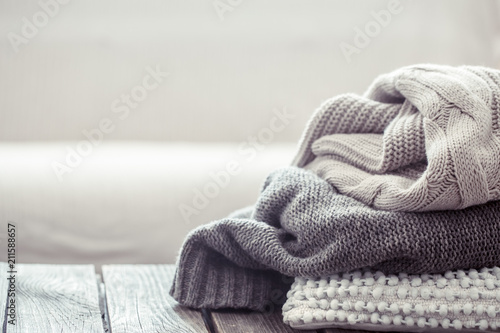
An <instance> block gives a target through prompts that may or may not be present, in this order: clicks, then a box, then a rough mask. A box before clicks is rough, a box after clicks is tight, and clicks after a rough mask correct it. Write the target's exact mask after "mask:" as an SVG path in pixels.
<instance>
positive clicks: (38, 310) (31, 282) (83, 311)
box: [6, 264, 103, 333]
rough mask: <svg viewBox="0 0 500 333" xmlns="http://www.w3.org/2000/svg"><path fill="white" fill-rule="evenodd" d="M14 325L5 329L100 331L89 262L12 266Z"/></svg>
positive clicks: (97, 307) (20, 330) (100, 332)
mask: <svg viewBox="0 0 500 333" xmlns="http://www.w3.org/2000/svg"><path fill="white" fill-rule="evenodd" d="M16 270H17V274H16V317H17V320H16V325H10V324H7V325H6V326H7V332H23V333H24V332H26V333H38V332H40V333H49V332H89V333H94V332H95V333H97V332H99V333H102V332H103V327H102V321H101V312H100V310H99V299H98V292H97V284H96V278H95V271H94V266H93V265H39V264H30V265H28V264H19V265H17V266H16Z"/></svg>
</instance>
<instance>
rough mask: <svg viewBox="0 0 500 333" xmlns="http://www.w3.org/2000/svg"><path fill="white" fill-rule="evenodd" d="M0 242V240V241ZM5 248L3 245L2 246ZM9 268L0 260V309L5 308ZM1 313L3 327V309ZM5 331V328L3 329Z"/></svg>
mask: <svg viewBox="0 0 500 333" xmlns="http://www.w3.org/2000/svg"><path fill="white" fill-rule="evenodd" d="M0 244H2V242H0ZM4 248H5V246H4ZM8 270H9V268H8V265H7V263H5V262H0V271H1V272H2V273H1V274H0V309H2V310H5V307H6V303H7V290H8V289H9V280H7V278H8V277H9V276H10V274H8V273H7V271H8ZM0 314H1V318H2V320H1V322H2V327H4V325H5V324H6V323H5V315H4V312H3V311H0ZM3 331H5V330H3Z"/></svg>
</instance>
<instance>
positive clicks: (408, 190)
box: [293, 65, 500, 211]
mask: <svg viewBox="0 0 500 333" xmlns="http://www.w3.org/2000/svg"><path fill="white" fill-rule="evenodd" d="M499 109H500V71H498V70H494V69H490V68H485V67H475V66H461V67H449V66H440V65H415V66H409V67H403V68H401V69H398V70H396V71H394V72H391V73H388V74H385V75H381V76H380V77H378V78H377V79H376V80H375V81H374V82H373V84H372V85H371V86H370V87H369V88H368V90H367V92H366V93H365V94H364V95H363V96H357V95H354V94H346V95H340V96H337V97H335V98H332V99H331V100H329V101H327V102H326V103H324V104H323V105H322V106H321V107H320V108H319V109H318V110H317V111H316V113H315V114H314V115H313V117H312V119H311V120H310V122H309V124H308V125H307V127H306V130H305V132H304V134H303V136H302V139H301V143H300V145H299V151H298V153H297V155H296V157H295V159H294V161H293V165H295V166H298V167H305V168H307V169H309V170H312V171H314V172H315V173H317V174H318V175H319V176H320V177H322V178H323V179H326V180H328V182H329V183H330V184H332V185H333V186H335V187H336V188H337V189H338V190H339V191H340V193H342V194H345V195H348V196H350V197H353V198H355V199H357V200H360V201H362V202H364V203H366V204H367V205H370V206H373V207H375V208H378V209H384V210H390V211H438V210H456V209H463V208H466V207H470V206H474V205H479V204H483V203H486V202H488V201H494V200H499V199H500V168H499V165H500V123H499V114H500V110H499ZM422 165H425V168H422Z"/></svg>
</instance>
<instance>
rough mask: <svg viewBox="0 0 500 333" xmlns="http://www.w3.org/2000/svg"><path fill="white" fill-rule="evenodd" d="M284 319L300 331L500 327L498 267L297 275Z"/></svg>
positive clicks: (429, 329)
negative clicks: (332, 328) (429, 272)
mask: <svg viewBox="0 0 500 333" xmlns="http://www.w3.org/2000/svg"><path fill="white" fill-rule="evenodd" d="M283 318H284V322H285V323H287V324H289V325H290V326H292V327H294V328H299V329H314V328H327V327H344V328H353V329H365V330H375V331H406V332H408V331H409V332H419V331H420V332H421V331H423V330H425V331H426V332H432V331H433V330H436V331H440V330H441V331H442V330H443V329H445V330H464V331H468V330H471V331H477V330H482V331H486V330H487V331H495V330H500V268H499V267H493V268H483V269H481V270H480V271H478V270H475V269H471V270H466V271H463V270H457V271H448V272H446V273H444V274H422V275H408V274H405V273H399V274H396V275H385V274H383V273H382V272H373V271H371V270H369V269H366V270H360V271H354V272H349V273H343V274H340V275H339V274H335V275H332V276H327V277H323V278H315V279H314V278H309V279H308V278H296V279H295V282H294V283H293V284H292V286H291V289H290V291H289V292H288V294H287V301H286V303H285V304H284V306H283Z"/></svg>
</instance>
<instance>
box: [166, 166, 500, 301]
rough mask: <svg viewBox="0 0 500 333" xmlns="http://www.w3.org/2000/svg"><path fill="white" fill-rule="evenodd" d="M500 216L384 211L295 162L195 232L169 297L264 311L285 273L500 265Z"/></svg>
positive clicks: (475, 211) (478, 209)
mask: <svg viewBox="0 0 500 333" xmlns="http://www.w3.org/2000/svg"><path fill="white" fill-rule="evenodd" d="M499 222H500V202H491V203H487V204H484V205H481V206H474V207H470V208H466V209H463V210H454V211H447V212H432V213H403V212H388V211H381V210H376V209H373V208H371V207H368V206H367V205H365V204H363V203H361V202H359V201H357V200H355V199H353V198H350V197H348V196H345V195H341V194H339V193H338V191H337V190H336V189H335V188H334V187H333V186H331V185H330V184H329V183H328V182H327V181H325V180H324V179H322V178H320V177H318V176H317V175H315V174H314V173H312V172H311V171H306V170H303V169H299V168H295V167H289V168H285V169H281V170H278V171H275V172H273V173H272V174H271V175H270V176H269V177H268V178H267V180H266V182H265V185H264V187H263V190H262V193H261V195H260V197H259V199H258V201H257V203H256V205H255V207H254V209H248V210H246V211H243V212H239V213H238V214H237V215H236V216H232V217H229V218H226V219H222V220H220V221H216V222H212V223H210V224H207V225H204V226H201V227H199V228H197V229H195V230H193V231H192V232H191V233H190V234H189V235H188V237H187V239H186V241H185V243H184V245H183V247H182V249H181V253H180V256H179V258H178V262H177V271H176V276H175V280H174V284H173V286H172V289H171V295H172V296H173V297H174V298H175V299H176V300H177V301H179V303H181V304H183V305H187V306H191V307H195V308H201V307H207V308H225V307H230V308H250V309H258V310H263V309H266V308H269V306H272V305H276V304H278V303H279V302H280V301H282V300H280V299H279V298H280V297H279V295H282V294H280V290H286V288H287V286H289V285H290V283H291V282H290V283H288V285H287V281H286V279H285V278H284V276H283V275H286V276H294V277H295V276H302V277H317V276H327V275H331V274H334V273H338V272H348V271H351V270H355V269H359V268H362V267H371V268H372V269H374V270H381V271H383V272H384V273H399V272H408V273H432V272H434V273H439V272H444V271H446V270H452V269H463V268H482V267H493V266H498V265H500V223H499ZM278 272H279V273H278ZM281 274H283V275H281ZM285 292H286V291H285ZM277 295H278V296H277Z"/></svg>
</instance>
